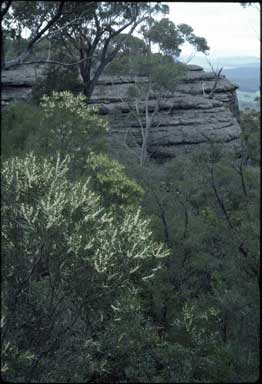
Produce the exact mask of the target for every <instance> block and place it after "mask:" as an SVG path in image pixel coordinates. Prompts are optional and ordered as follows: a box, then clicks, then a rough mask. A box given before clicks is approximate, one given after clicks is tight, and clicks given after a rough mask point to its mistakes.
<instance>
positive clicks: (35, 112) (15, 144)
mask: <svg viewBox="0 0 262 384" xmlns="http://www.w3.org/2000/svg"><path fill="white" fill-rule="evenodd" d="M41 117H42V114H41V111H40V110H39V108H38V107H36V106H34V105H31V104H28V103H25V102H17V103H14V104H12V105H10V106H8V108H7V109H6V110H5V111H3V113H2V133H1V141H2V146H1V149H2V157H3V158H7V157H10V156H13V155H19V154H21V153H23V152H24V151H25V148H26V145H27V144H26V143H27V139H28V137H29V135H34V134H36V132H37V130H38V126H39V121H40V120H41Z"/></svg>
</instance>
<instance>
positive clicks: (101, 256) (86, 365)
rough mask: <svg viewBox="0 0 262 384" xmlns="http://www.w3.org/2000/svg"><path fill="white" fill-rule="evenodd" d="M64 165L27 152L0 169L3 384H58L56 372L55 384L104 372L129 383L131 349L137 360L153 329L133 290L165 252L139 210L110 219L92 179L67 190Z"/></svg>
mask: <svg viewBox="0 0 262 384" xmlns="http://www.w3.org/2000/svg"><path fill="white" fill-rule="evenodd" d="M68 164H69V159H68V158H65V159H64V160H63V161H62V160H60V159H59V158H57V160H56V161H55V162H53V161H48V160H44V161H43V160H42V159H41V160H40V159H37V158H36V157H35V156H34V155H33V154H30V155H27V156H25V157H24V158H17V157H14V158H12V159H10V160H9V161H7V162H4V164H3V172H2V191H3V195H4V199H3V204H2V223H3V226H2V246H3V248H2V249H3V255H2V256H3V260H2V261H3V264H2V278H3V306H4V311H3V324H4V327H3V330H4V333H3V334H4V336H3V343H4V345H5V346H6V347H5V349H4V359H3V367H4V368H3V370H4V376H3V377H4V379H5V380H8V381H17V380H18V381H28V382H31V381H35V380H37V381H39V380H40V381H41V380H42V381H50V380H51V381H56V379H57V378H58V376H57V374H58V371H59V381H67V380H68V375H70V376H69V377H70V379H69V380H70V381H85V380H90V379H92V377H94V376H98V377H100V379H101V378H102V379H103V377H106V376H108V374H109V372H110V375H111V377H115V379H119V378H121V377H124V378H126V377H127V376H126V375H128V373H127V372H126V371H125V369H126V368H129V369H131V370H132V372H135V371H136V370H137V369H138V365H137V364H139V361H133V360H132V358H133V357H134V355H135V351H136V350H137V349H140V350H141V355H142V353H143V351H144V348H145V345H146V343H147V339H150V337H152V336H151V334H152V333H151V332H150V331H148V333H147V334H146V335H145V336H144V337H143V338H142V339H139V335H140V336H142V335H144V327H149V328H150V324H149V323H148V325H147V320H146V318H145V317H144V315H143V302H142V300H141V298H140V293H139V292H140V291H141V289H142V288H143V285H144V284H149V283H148V282H149V281H150V279H152V278H153V276H154V274H155V273H156V271H157V269H159V268H160V264H159V258H162V257H165V256H166V255H167V252H166V251H165V250H164V249H163V247H162V246H159V245H157V244H156V243H155V242H154V241H153V239H152V236H151V233H150V232H149V230H148V222H147V221H145V220H142V219H141V218H140V213H139V211H137V210H135V211H130V212H129V213H126V214H125V213H124V214H123V215H122V218H120V217H119V216H118V217H117V218H116V217H115V216H114V215H113V214H112V213H110V212H107V211H106V210H105V209H104V208H103V206H102V205H101V204H100V199H99V196H98V195H96V194H95V193H94V192H93V191H92V189H91V188H90V182H89V181H86V182H75V183H71V182H70V181H69V180H68V176H67V175H68ZM9 345H10V347H9ZM127 346H128V348H127V349H126V347H127ZM8 348H9V349H10V348H12V349H13V350H15V351H17V352H15V353H16V355H14V353H11V354H10V353H8V350H9V349H8ZM70 351H71V353H73V356H72V357H71V358H70V357H69V353H70ZM129 353H130V355H129ZM15 356H16V357H15ZM65 356H66V359H65ZM64 359H65V360H64ZM68 359H71V362H70V364H69V360H68ZM14 360H15V362H16V365H15V369H14V368H13V367H14ZM20 360H21V361H25V362H26V363H25V364H24V363H21V364H19V361H20ZM120 362H121V364H120ZM68 364H69V366H68ZM72 364H73V365H74V367H75V368H77V369H76V370H75V372H76V374H75V376H74V377H72ZM75 364H76V365H75ZM46 367H48V369H46ZM69 367H70V372H69V371H68V369H69ZM132 367H133V368H132ZM137 372H138V374H139V375H140V371H139V370H138V371H137ZM112 375H113V376H112Z"/></svg>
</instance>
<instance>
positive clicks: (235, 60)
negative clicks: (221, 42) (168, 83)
mask: <svg viewBox="0 0 262 384" xmlns="http://www.w3.org/2000/svg"><path fill="white" fill-rule="evenodd" d="M207 58H208V59H209V60H210V61H211V63H212V65H213V66H214V67H215V68H216V67H221V66H222V65H223V67H224V69H230V68H240V67H248V68H249V67H260V59H259V57H256V56H227V57H222V56H221V57H206V56H205V55H203V54H202V55H196V56H194V57H193V58H192V60H190V64H196V65H200V66H201V67H203V68H205V69H206V70H209V69H210V67H209V64H208V61H207ZM179 59H181V61H185V62H186V61H187V60H188V57H186V56H180V57H179Z"/></svg>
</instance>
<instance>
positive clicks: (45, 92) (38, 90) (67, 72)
mask: <svg viewBox="0 0 262 384" xmlns="http://www.w3.org/2000/svg"><path fill="white" fill-rule="evenodd" d="M78 76H79V74H78V71H77V70H76V68H75V67H69V68H66V69H65V68H64V67H62V66H59V65H51V66H50V67H49V68H48V69H47V70H46V71H44V74H43V78H42V79H41V80H38V81H37V82H36V84H35V85H34V86H33V89H32V97H33V100H34V101H36V102H37V103H39V102H40V100H41V98H42V97H43V96H51V95H52V92H63V91H70V92H72V93H76V92H79V90H81V83H80V81H79V79H78Z"/></svg>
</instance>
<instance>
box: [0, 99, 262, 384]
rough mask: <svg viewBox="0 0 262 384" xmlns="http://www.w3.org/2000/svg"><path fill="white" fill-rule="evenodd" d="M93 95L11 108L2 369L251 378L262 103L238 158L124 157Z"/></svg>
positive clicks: (61, 375) (173, 378)
mask: <svg viewBox="0 0 262 384" xmlns="http://www.w3.org/2000/svg"><path fill="white" fill-rule="evenodd" d="M83 103H84V98H82V97H74V96H72V95H71V94H70V93H68V92H65V93H60V94H59V93H54V94H53V95H52V96H50V97H46V98H43V99H42V101H41V103H40V105H39V106H36V105H30V104H28V105H26V104H17V105H13V106H11V107H10V108H9V109H7V110H6V111H5V112H4V115H3V122H4V126H3V128H4V130H3V142H4V145H3V160H4V163H3V171H2V191H3V200H2V257H3V264H2V281H3V283H2V284H3V285H2V288H3V311H2V315H3V317H2V326H3V328H2V330H3V332H2V345H3V350H2V353H3V356H2V361H3V363H2V375H3V377H4V379H5V380H8V381H15V382H21V381H27V382H35V381H37V382H38V381H47V382H65V381H66V382H88V381H91V380H92V381H124V382H128V381H138V382H141V381H149V382H184V381H191V382H195V381H209V382H210V381H211V382H212V381H214V382H216V381H218V380H219V381H223V382H228V381H237V382H241V381H254V380H256V378H257V375H258V360H259V359H258V347H259V333H258V331H259V284H260V276H259V265H258V264H259V258H258V255H259V230H260V221H259V214H258V212H259V210H258V207H259V187H258V181H259V161H260V159H259V150H258V136H257V135H258V133H259V129H258V127H259V120H258V119H259V115H258V113H255V112H252V113H251V112H250V113H249V114H248V115H247V114H243V116H242V128H243V138H242V150H241V154H240V155H239V153H238V156H234V155H230V154H228V153H223V152H221V149H218V148H216V147H215V146H211V147H210V151H209V152H206V153H201V154H199V155H195V156H194V157H193V158H191V157H190V156H189V155H188V156H187V157H185V158H181V159H180V160H179V159H176V160H173V161H172V162H169V163H167V164H166V165H162V166H161V167H160V168H159V166H157V167H156V166H154V164H153V163H149V165H146V166H145V165H144V166H140V165H139V164H134V162H132V164H131V163H128V162H127V161H126V157H125V158H124V157H123V159H122V162H123V164H124V166H122V165H120V163H119V162H118V161H116V160H113V159H110V157H108V155H107V154H106V146H105V145H103V140H102V137H103V132H105V130H106V122H105V121H104V120H102V119H101V118H100V117H98V116H97V115H96V112H95V111H94V110H92V109H88V108H87V107H86V106H85V105H84V104H83ZM32 113H34V116H38V117H39V118H38V119H37V118H36V119H35V120H34V121H38V123H36V124H32V121H31V119H28V118H27V116H29V115H30V114H31V116H32ZM81 135H83V136H81ZM83 140H85V141H83ZM18 142H19V146H18V145H17V143H18ZM101 143H102V144H101ZM32 151H33V152H32ZM125 170H126V171H125ZM125 172H126V173H125ZM127 175H129V176H127ZM149 218H151V219H150V221H149V220H148V219H149ZM150 229H151V230H150ZM160 242H162V243H165V244H166V245H165V246H166V249H164V248H163V246H162V245H159V244H160ZM167 249H168V250H167Z"/></svg>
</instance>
